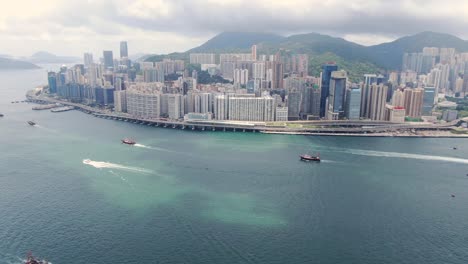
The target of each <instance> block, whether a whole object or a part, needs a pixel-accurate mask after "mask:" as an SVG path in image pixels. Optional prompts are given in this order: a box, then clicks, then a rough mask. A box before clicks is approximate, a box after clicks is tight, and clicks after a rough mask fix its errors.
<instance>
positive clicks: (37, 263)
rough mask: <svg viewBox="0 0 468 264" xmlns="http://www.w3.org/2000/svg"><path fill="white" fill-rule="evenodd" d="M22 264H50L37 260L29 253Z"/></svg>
mask: <svg viewBox="0 0 468 264" xmlns="http://www.w3.org/2000/svg"><path fill="white" fill-rule="evenodd" d="M24 264H50V263H49V262H47V261H45V260H38V259H36V258H35V257H34V256H33V255H32V254H31V253H28V258H27V259H26V261H25V262H24Z"/></svg>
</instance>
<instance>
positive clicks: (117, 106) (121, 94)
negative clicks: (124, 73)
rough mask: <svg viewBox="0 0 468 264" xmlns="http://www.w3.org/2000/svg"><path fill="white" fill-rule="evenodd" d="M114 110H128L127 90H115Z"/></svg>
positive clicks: (123, 111)
mask: <svg viewBox="0 0 468 264" xmlns="http://www.w3.org/2000/svg"><path fill="white" fill-rule="evenodd" d="M114 110H115V111H116V112H122V113H125V112H127V91H125V90H123V91H114Z"/></svg>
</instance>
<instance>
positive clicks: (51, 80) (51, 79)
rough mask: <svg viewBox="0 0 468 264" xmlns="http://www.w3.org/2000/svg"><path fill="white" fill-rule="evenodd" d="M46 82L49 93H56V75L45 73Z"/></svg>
mask: <svg viewBox="0 0 468 264" xmlns="http://www.w3.org/2000/svg"><path fill="white" fill-rule="evenodd" d="M47 82H48V84H49V93H51V94H55V93H57V74H56V73H55V72H48V73H47Z"/></svg>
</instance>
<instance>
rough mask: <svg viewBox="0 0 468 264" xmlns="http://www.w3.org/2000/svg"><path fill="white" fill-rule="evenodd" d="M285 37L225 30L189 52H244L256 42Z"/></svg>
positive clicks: (280, 39)
mask: <svg viewBox="0 0 468 264" xmlns="http://www.w3.org/2000/svg"><path fill="white" fill-rule="evenodd" d="M283 39H284V37H281V36H278V35H275V34H269V33H258V32H257V33H256V32H223V33H221V34H218V35H216V36H215V37H213V38H212V39H210V40H208V41H207V42H205V43H204V44H202V45H201V46H199V47H196V48H193V49H191V50H188V51H187V53H199V52H242V51H247V50H250V47H251V46H252V45H254V44H257V43H261V42H268V43H277V42H280V41H282V40H283Z"/></svg>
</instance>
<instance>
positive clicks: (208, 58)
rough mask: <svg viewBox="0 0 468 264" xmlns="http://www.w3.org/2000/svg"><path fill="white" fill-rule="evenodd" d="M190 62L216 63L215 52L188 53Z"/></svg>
mask: <svg viewBox="0 0 468 264" xmlns="http://www.w3.org/2000/svg"><path fill="white" fill-rule="evenodd" d="M190 64H216V54H214V53H190Z"/></svg>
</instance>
